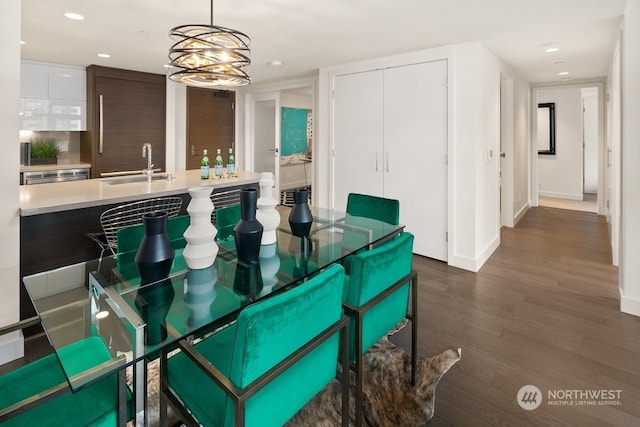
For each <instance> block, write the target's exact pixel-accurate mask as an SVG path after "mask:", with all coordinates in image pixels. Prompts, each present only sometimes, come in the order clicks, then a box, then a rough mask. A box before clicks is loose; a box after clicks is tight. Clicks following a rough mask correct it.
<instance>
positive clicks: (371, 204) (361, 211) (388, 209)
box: [347, 193, 400, 225]
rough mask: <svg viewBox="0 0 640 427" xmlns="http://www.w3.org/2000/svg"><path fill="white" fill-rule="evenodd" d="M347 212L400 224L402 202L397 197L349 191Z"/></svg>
mask: <svg viewBox="0 0 640 427" xmlns="http://www.w3.org/2000/svg"><path fill="white" fill-rule="evenodd" d="M347 214H349V215H353V216H361V217H365V218H371V219H377V220H378V221H384V222H388V223H389V224H393V225H398V224H399V221H400V202H399V201H398V200H395V199H387V198H384V197H378V196H370V195H368V194H359V193H349V195H348V196H347Z"/></svg>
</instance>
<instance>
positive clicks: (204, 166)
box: [200, 148, 209, 179]
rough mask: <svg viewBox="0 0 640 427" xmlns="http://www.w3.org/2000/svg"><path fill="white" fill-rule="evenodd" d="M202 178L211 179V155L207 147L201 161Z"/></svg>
mask: <svg viewBox="0 0 640 427" xmlns="http://www.w3.org/2000/svg"><path fill="white" fill-rule="evenodd" d="M200 179H209V156H208V155H207V149H206V148H205V149H204V151H203V152H202V160H201V161H200Z"/></svg>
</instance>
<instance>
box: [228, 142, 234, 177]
mask: <svg viewBox="0 0 640 427" xmlns="http://www.w3.org/2000/svg"><path fill="white" fill-rule="evenodd" d="M227 174H228V175H235V174H236V159H235V157H233V148H231V147H229V156H228V157H227Z"/></svg>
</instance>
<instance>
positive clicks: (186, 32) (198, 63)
mask: <svg viewBox="0 0 640 427" xmlns="http://www.w3.org/2000/svg"><path fill="white" fill-rule="evenodd" d="M212 3H213V2H212ZM169 36H170V37H171V39H172V40H173V41H174V43H173V45H172V46H171V48H170V49H169V61H170V63H169V70H170V71H169V78H170V79H171V80H173V81H177V82H182V83H185V84H187V85H189V86H204V87H212V86H215V87H219V86H226V87H233V86H246V85H248V84H249V83H251V78H250V77H249V67H250V65H251V51H250V50H249V44H250V43H251V39H250V38H249V36H247V35H246V34H244V33H241V32H240V31H236V30H232V29H230V28H225V27H218V26H214V25H213V4H212V13H211V25H181V26H178V27H175V28H173V29H171V31H169Z"/></svg>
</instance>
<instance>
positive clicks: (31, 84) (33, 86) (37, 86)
mask: <svg viewBox="0 0 640 427" xmlns="http://www.w3.org/2000/svg"><path fill="white" fill-rule="evenodd" d="M48 97H49V67H48V66H47V65H45V64H37V63H32V62H26V61H22V62H21V63H20V98H40V99H47V98H48Z"/></svg>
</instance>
